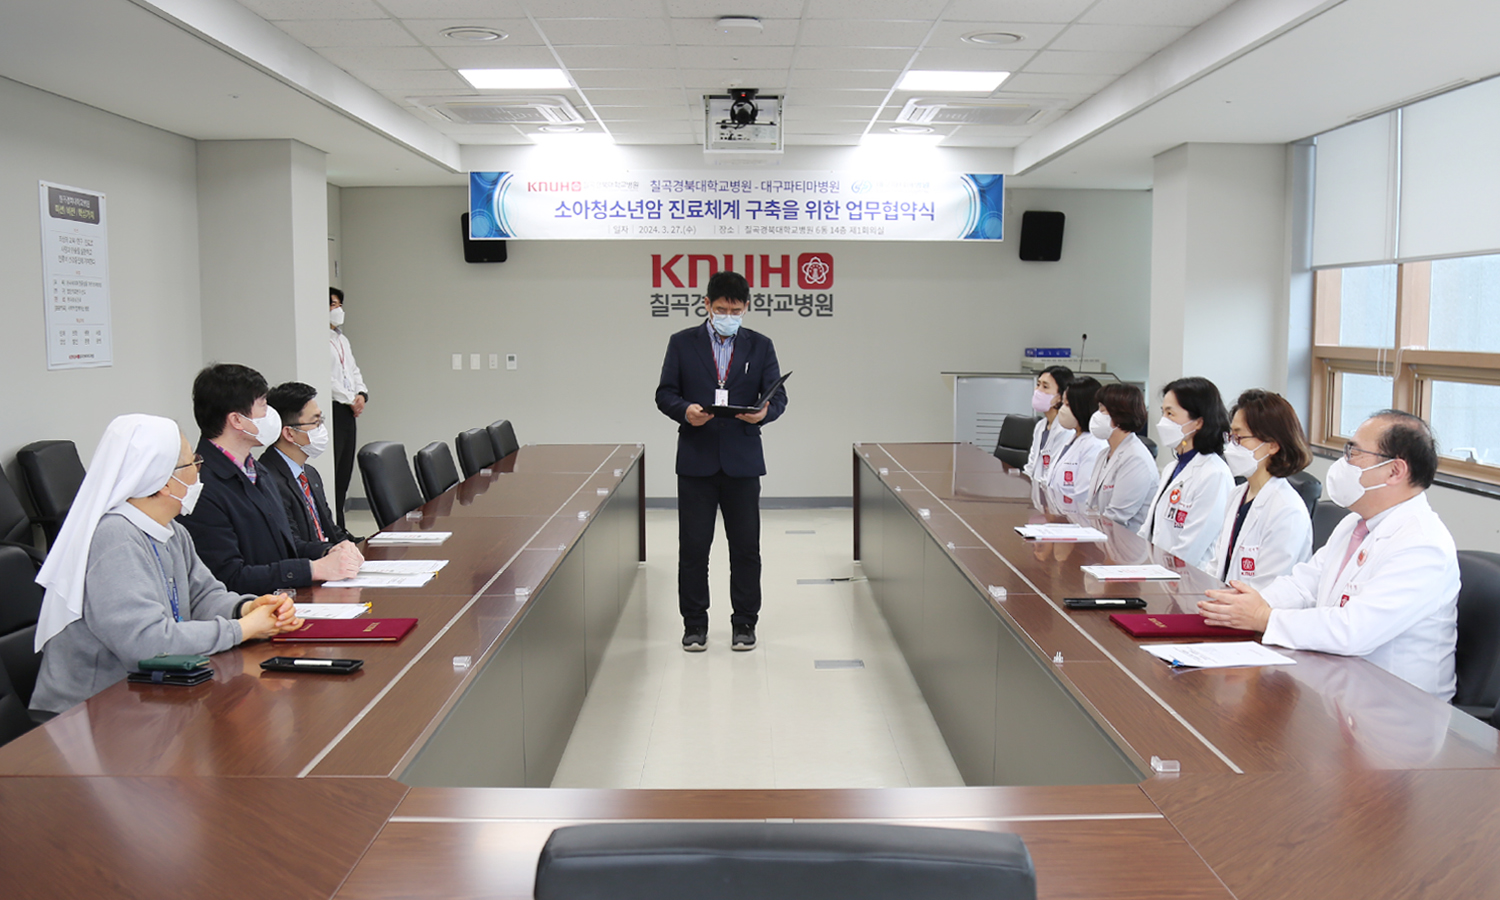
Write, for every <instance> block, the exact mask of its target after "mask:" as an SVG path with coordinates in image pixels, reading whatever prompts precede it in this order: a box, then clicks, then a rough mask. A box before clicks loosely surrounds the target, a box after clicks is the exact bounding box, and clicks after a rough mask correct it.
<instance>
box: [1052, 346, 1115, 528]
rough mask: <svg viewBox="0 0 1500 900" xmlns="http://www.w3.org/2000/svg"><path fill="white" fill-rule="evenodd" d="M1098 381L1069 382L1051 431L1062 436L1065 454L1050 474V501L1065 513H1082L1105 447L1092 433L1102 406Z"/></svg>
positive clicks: (1085, 378) (1086, 378)
mask: <svg viewBox="0 0 1500 900" xmlns="http://www.w3.org/2000/svg"><path fill="white" fill-rule="evenodd" d="M1098 397H1099V380H1098V379H1096V378H1093V377H1091V376H1088V375H1080V376H1078V377H1077V378H1074V379H1073V380H1072V381H1070V382H1068V387H1067V389H1066V390H1064V391H1063V402H1062V405H1061V406H1060V407H1059V408H1058V411H1057V422H1056V424H1054V425H1053V426H1052V427H1053V429H1054V430H1058V431H1061V432H1062V433H1063V438H1064V444H1063V447H1062V451H1061V452H1060V453H1058V454H1057V456H1056V457H1055V458H1054V459H1053V460H1052V465H1051V467H1050V468H1049V469H1048V471H1047V490H1048V493H1049V495H1050V499H1051V500H1052V502H1053V503H1054V504H1055V506H1056V507H1057V508H1058V509H1059V510H1061V511H1062V512H1065V513H1068V512H1082V511H1083V507H1084V504H1085V503H1086V502H1087V501H1088V497H1089V479H1090V477H1091V476H1092V475H1093V473H1094V463H1095V461H1096V460H1098V459H1099V454H1100V453H1103V452H1104V449H1105V443H1104V442H1103V441H1101V440H1099V439H1098V438H1096V437H1094V436H1093V435H1092V434H1090V433H1089V416H1090V415H1092V414H1093V411H1094V410H1095V409H1097V408H1098V406H1099V400H1098Z"/></svg>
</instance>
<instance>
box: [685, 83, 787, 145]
mask: <svg viewBox="0 0 1500 900" xmlns="http://www.w3.org/2000/svg"><path fill="white" fill-rule="evenodd" d="M781 107H782V98H781V97H778V96H774V95H771V94H761V93H760V91H758V90H757V89H755V88H730V89H729V93H727V94H705V95H704V97H703V110H704V113H705V114H706V116H707V119H706V120H705V122H704V129H703V134H704V142H703V150H704V152H705V153H780V152H781V151H782V133H781Z"/></svg>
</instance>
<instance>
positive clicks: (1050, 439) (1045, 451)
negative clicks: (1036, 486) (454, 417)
mask: <svg viewBox="0 0 1500 900" xmlns="http://www.w3.org/2000/svg"><path fill="white" fill-rule="evenodd" d="M1046 427H1047V417H1046V416H1043V417H1042V418H1040V419H1037V420H1036V427H1035V428H1033V429H1031V452H1030V453H1029V454H1027V456H1026V467H1025V468H1024V469H1022V470H1021V472H1022V474H1024V475H1025V476H1026V477H1027V478H1030V479H1031V480H1032V481H1034V482H1040V483H1042V484H1046V483H1047V470H1048V469H1049V468H1051V466H1052V461H1053V460H1055V459H1057V455H1058V454H1059V453H1061V452H1062V450H1063V448H1064V447H1066V446H1067V445H1068V441H1069V440H1070V439H1071V438H1072V437H1073V432H1071V431H1069V430H1068V429H1066V428H1063V427H1062V426H1061V425H1058V424H1057V423H1056V422H1053V423H1052V429H1051V430H1050V431H1048V432H1047V446H1046V447H1043V446H1042V430H1043V429H1045V428H1046Z"/></svg>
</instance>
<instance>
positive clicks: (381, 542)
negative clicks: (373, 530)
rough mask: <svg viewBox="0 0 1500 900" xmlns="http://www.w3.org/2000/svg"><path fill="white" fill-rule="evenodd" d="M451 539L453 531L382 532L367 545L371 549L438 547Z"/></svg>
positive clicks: (371, 537) (371, 538)
mask: <svg viewBox="0 0 1500 900" xmlns="http://www.w3.org/2000/svg"><path fill="white" fill-rule="evenodd" d="M451 537H453V532H451V531H382V532H380V533H379V534H376V535H371V536H370V539H369V540H367V541H365V543H367V544H369V545H370V546H371V547H436V546H437V545H438V544H441V543H442V542H443V541H446V540H447V539H448V538H451Z"/></svg>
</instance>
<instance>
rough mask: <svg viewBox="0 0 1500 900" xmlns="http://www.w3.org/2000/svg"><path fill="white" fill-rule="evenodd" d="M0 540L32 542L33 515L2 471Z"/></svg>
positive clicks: (0, 476)
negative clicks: (23, 504) (28, 513)
mask: <svg viewBox="0 0 1500 900" xmlns="http://www.w3.org/2000/svg"><path fill="white" fill-rule="evenodd" d="M0 541H13V542H15V543H19V544H29V543H31V517H30V516H28V515H26V508H25V507H24V506H22V505H21V498H20V497H17V496H16V492H15V491H14V490H13V489H12V488H11V486H10V479H8V478H6V477H5V473H3V472H0Z"/></svg>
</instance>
